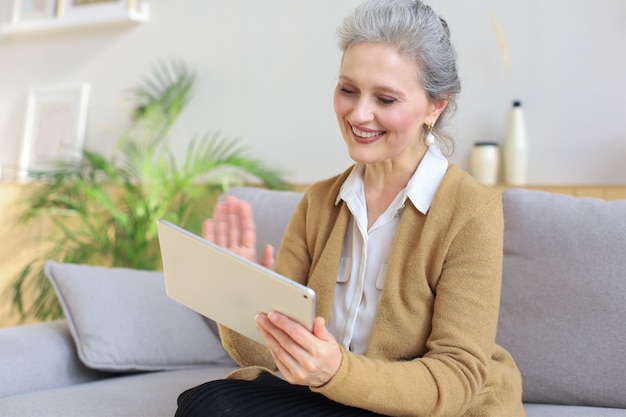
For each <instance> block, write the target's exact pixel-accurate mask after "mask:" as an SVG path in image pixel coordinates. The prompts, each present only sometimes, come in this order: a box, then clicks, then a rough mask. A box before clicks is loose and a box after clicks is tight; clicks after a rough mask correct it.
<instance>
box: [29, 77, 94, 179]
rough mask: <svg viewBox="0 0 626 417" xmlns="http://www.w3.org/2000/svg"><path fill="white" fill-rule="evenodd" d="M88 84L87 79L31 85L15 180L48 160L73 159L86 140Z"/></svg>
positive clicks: (41, 166) (78, 153)
mask: <svg viewBox="0 0 626 417" xmlns="http://www.w3.org/2000/svg"><path fill="white" fill-rule="evenodd" d="M89 91H90V85H89V83H87V82H81V83H71V84H62V85H49V86H34V87H31V88H30V92H29V94H28V100H27V104H26V118H25V122H24V133H23V137H22V149H21V156H20V164H19V168H20V172H19V174H18V177H19V178H18V179H19V180H20V181H27V180H28V179H29V176H28V172H29V171H30V170H33V169H41V168H43V167H44V166H45V165H46V164H47V163H49V162H50V161H53V160H54V161H58V160H59V159H75V158H76V157H77V156H79V155H80V149H81V148H82V147H83V143H84V141H85V128H86V124H87V105H88V103H89Z"/></svg>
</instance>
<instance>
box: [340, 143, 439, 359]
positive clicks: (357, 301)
mask: <svg viewBox="0 0 626 417" xmlns="http://www.w3.org/2000/svg"><path fill="white" fill-rule="evenodd" d="M447 169H448V161H447V160H446V158H445V157H444V156H443V155H442V154H441V151H440V150H439V148H437V146H436V145H434V144H433V145H430V146H429V148H428V151H427V152H426V154H425V155H424V157H423V158H422V161H421V162H420V164H419V165H418V167H417V169H416V170H415V173H414V174H413V176H412V177H411V179H410V180H409V182H408V184H407V186H406V188H404V189H403V190H402V191H400V193H398V195H397V196H396V198H395V199H394V200H393V201H392V202H391V204H390V205H389V207H387V209H386V210H385V212H384V213H383V214H381V216H380V217H379V218H378V219H377V220H376V221H375V222H374V224H373V225H372V227H371V228H370V229H369V230H367V209H366V205H365V193H364V190H363V173H364V171H365V166H364V165H361V164H357V165H355V166H354V168H353V169H352V172H351V173H350V175H349V176H348V178H346V181H345V182H344V183H343V185H342V186H341V190H340V191H339V195H338V196H337V200H336V202H335V204H339V203H340V202H341V200H343V201H345V202H346V204H347V205H348V208H349V209H350V212H351V213H352V217H351V218H350V220H349V222H348V228H347V229H346V236H345V238H344V241H343V248H342V253H341V263H340V265H339V272H338V273H337V284H336V287H335V295H334V300H333V307H332V310H331V314H330V320H329V323H328V329H329V331H330V332H331V333H332V335H333V336H334V337H335V339H337V342H338V343H339V344H341V345H342V346H343V347H344V348H345V349H348V350H350V351H351V352H354V353H356V354H364V353H365V351H366V349H367V343H368V341H369V338H370V334H371V332H372V326H373V324H374V318H375V316H376V311H377V310H378V305H379V303H380V297H381V295H382V289H383V286H384V283H385V275H386V272H387V262H388V260H389V254H390V253H391V246H392V243H393V239H394V236H395V234H396V230H397V229H398V225H399V224H400V216H401V214H402V210H403V209H404V205H405V202H406V199H407V198H409V199H410V200H411V203H412V204H413V205H414V206H415V207H416V208H417V209H418V210H419V211H420V212H421V213H423V214H426V213H427V212H428V210H429V209H430V206H431V204H432V201H433V198H434V197H435V192H436V191H437V188H438V187H439V184H440V183H441V180H442V179H443V176H444V175H445V173H446V170H447Z"/></svg>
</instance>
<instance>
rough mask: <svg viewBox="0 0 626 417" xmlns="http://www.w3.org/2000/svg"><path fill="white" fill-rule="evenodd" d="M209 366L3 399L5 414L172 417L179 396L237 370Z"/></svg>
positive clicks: (0, 407) (1, 406)
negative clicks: (187, 390)
mask: <svg viewBox="0 0 626 417" xmlns="http://www.w3.org/2000/svg"><path fill="white" fill-rule="evenodd" d="M234 369H235V368H233V367H227V366H221V367H220V366H214V365H213V366H206V367H201V368H195V369H186V370H180V371H165V372H148V373H141V374H133V375H127V376H122V377H119V376H118V377H115V378H108V379H102V380H98V381H93V382H89V383H84V384H78V385H73V386H67V387H63V388H56V389H48V390H44V391H37V392H32V393H27V394H21V395H16V396H12V397H6V398H2V399H0V410H1V412H0V414H1V415H2V416H4V417H35V416H38V417H39V416H46V417H86V416H105V415H106V416H111V417H137V416H153V417H161V416H163V417H172V416H173V415H174V413H175V411H176V398H178V395H179V394H180V393H181V392H183V391H185V390H186V389H189V388H192V387H194V386H197V385H200V384H202V383H204V382H207V381H209V380H213V379H219V378H223V377H224V376H225V375H226V374H228V373H229V372H231V371H232V370H234Z"/></svg>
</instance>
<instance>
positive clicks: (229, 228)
mask: <svg viewBox="0 0 626 417" xmlns="http://www.w3.org/2000/svg"><path fill="white" fill-rule="evenodd" d="M202 237H203V238H205V239H206V240H208V241H209V242H213V243H216V244H217V245H219V246H221V247H223V248H226V249H228V250H229V251H231V252H233V253H235V254H237V255H239V256H242V257H244V258H246V259H249V260H251V261H253V262H259V260H258V258H257V253H256V225H255V224H254V217H253V216H252V207H250V204H249V203H248V202H247V201H244V200H239V199H238V198H236V197H233V196H227V197H226V199H225V200H224V202H219V203H217V204H216V205H215V210H214V211H213V218H212V219H206V220H205V221H204V223H203V224H202ZM259 263H260V264H261V265H263V266H264V267H266V268H268V269H273V268H274V247H273V246H272V245H269V244H268V245H266V246H265V247H264V248H263V253H262V254H261V259H260V262H259Z"/></svg>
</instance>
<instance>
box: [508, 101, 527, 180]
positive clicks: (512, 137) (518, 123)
mask: <svg viewBox="0 0 626 417" xmlns="http://www.w3.org/2000/svg"><path fill="white" fill-rule="evenodd" d="M527 171H528V141H527V139H526V124H525V121H524V113H523V111H522V102H521V101H520V100H515V101H513V108H512V109H511V115H510V119H509V126H508V131H507V134H506V138H505V140H504V181H505V182H506V184H508V185H525V184H526V175H527Z"/></svg>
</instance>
